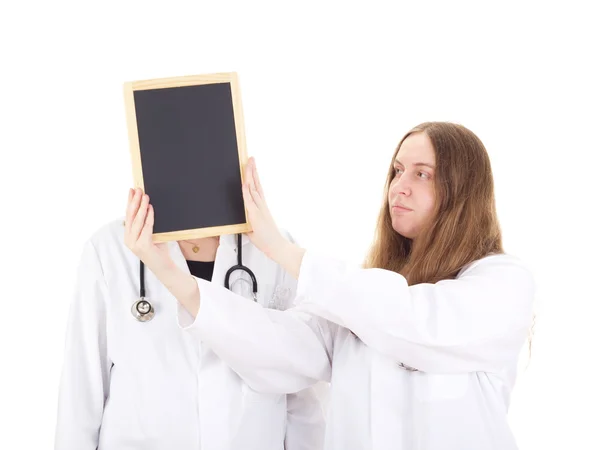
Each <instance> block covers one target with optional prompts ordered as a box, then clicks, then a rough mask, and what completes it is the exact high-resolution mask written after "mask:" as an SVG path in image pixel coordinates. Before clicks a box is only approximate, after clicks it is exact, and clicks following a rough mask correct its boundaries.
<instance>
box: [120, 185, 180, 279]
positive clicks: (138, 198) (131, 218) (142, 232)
mask: <svg viewBox="0 0 600 450" xmlns="http://www.w3.org/2000/svg"><path fill="white" fill-rule="evenodd" d="M153 227H154V208H153V207H152V205H151V204H150V197H148V195H146V194H143V193H142V190H141V189H140V188H137V189H135V190H134V189H129V197H128V199H127V210H126V213H125V245H126V246H127V248H129V250H131V251H132V252H133V253H134V254H135V255H136V256H137V257H138V258H139V259H140V260H142V261H143V262H144V264H145V265H146V266H147V267H148V268H149V269H150V270H152V272H154V273H155V274H157V273H158V272H159V271H161V270H162V269H166V268H170V267H172V266H173V260H172V259H171V256H170V255H169V249H168V246H167V243H166V242H157V243H154V242H152V232H153Z"/></svg>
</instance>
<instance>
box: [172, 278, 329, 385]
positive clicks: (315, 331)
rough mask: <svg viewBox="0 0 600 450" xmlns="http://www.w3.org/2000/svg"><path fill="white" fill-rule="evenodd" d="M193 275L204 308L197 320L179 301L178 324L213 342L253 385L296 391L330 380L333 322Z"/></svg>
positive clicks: (229, 362)
mask: <svg viewBox="0 0 600 450" xmlns="http://www.w3.org/2000/svg"><path fill="white" fill-rule="evenodd" d="M195 280H196V282H197V285H198V290H199V292H200V298H201V306H200V310H199V312H198V315H197V316H196V318H195V319H193V317H192V316H193V315H192V316H191V315H190V314H189V313H188V311H186V310H185V309H184V308H183V306H181V305H180V306H179V323H180V326H182V327H183V328H184V329H185V330H186V331H188V332H189V333H192V334H193V335H194V336H196V337H197V338H198V339H199V340H201V341H202V342H203V344H206V345H208V346H210V348H211V349H212V350H213V351H214V352H215V353H216V354H217V355H218V356H219V357H220V358H221V359H223V361H225V362H226V363H227V364H228V365H229V366H230V367H231V368H232V369H233V370H234V371H235V372H237V374H238V375H239V376H240V377H241V378H242V379H243V380H244V381H245V382H246V383H248V385H249V386H250V387H251V388H252V389H254V390H256V391H258V392H271V393H294V392H298V391H300V390H302V389H304V388H306V387H308V386H310V385H312V384H314V383H316V382H317V381H319V380H326V381H329V379H330V376H331V354H332V349H333V336H332V330H331V328H330V324H328V323H327V322H326V321H324V320H321V319H319V318H316V317H313V316H311V315H310V314H306V313H302V312H296V311H295V310H294V309H290V310H287V311H279V310H273V309H267V308H264V307H262V306H261V305H259V304H257V303H254V302H252V301H249V300H248V299H247V298H245V297H242V296H240V295H238V294H235V293H233V292H231V291H230V290H228V289H226V288H225V287H222V286H220V285H217V284H216V283H211V282H209V281H206V280H203V279H200V278H195ZM192 320H193V322H191V321H192Z"/></svg>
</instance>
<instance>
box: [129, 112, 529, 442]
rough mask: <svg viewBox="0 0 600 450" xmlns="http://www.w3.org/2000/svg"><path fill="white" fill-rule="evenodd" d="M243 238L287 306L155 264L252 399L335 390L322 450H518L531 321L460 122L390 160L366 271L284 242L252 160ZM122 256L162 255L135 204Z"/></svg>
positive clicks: (405, 144)
mask: <svg viewBox="0 0 600 450" xmlns="http://www.w3.org/2000/svg"><path fill="white" fill-rule="evenodd" d="M244 199H245V202H246V207H247V210H248V218H249V220H250V222H251V224H252V227H253V232H252V233H250V234H249V238H250V240H251V241H252V242H253V243H254V245H255V246H256V247H258V248H259V249H261V250H262V251H263V252H264V253H265V254H266V255H267V256H269V257H270V258H271V259H273V260H274V261H276V262H277V263H279V264H280V265H282V266H283V267H284V268H285V269H286V270H287V272H289V273H290V274H292V275H293V276H294V277H296V278H298V288H297V289H298V290H297V298H296V303H297V306H296V307H295V308H294V309H291V310H288V311H273V310H265V309H263V308H260V307H259V306H258V305H255V304H253V303H252V302H248V301H246V300H245V299H244V298H240V297H238V296H236V295H235V294H233V293H231V292H229V291H227V290H226V289H224V288H221V287H219V286H216V285H214V284H213V285H211V284H210V283H206V282H204V281H203V280H201V279H192V278H190V277H189V275H186V274H182V273H179V272H177V271H176V270H174V269H168V270H167V269H161V267H169V264H164V263H163V264H156V265H155V267H156V270H157V271H158V272H159V273H157V276H158V277H159V278H163V279H164V284H165V285H166V286H170V288H169V289H170V290H171V291H172V293H173V295H174V296H175V297H176V298H177V299H178V301H179V302H180V303H181V304H182V305H183V306H184V307H185V309H187V310H188V311H189V312H190V313H191V314H192V315H193V316H195V317H196V318H195V321H194V323H193V324H192V325H190V326H188V327H186V328H185V329H186V330H188V331H189V332H190V333H192V334H194V335H196V336H198V338H199V339H201V340H202V341H203V342H204V343H205V344H206V345H210V346H211V348H212V349H213V350H214V351H215V353H217V354H218V355H219V356H220V357H221V358H223V360H225V361H227V363H228V364H229V365H230V366H231V367H232V368H233V369H234V370H235V371H236V372H237V373H238V374H239V375H240V376H241V377H242V378H243V379H244V380H245V381H246V382H247V383H248V384H249V385H250V386H251V387H252V388H253V389H255V390H258V391H265V392H282V393H283V392H296V391H298V390H300V389H302V388H304V387H306V386H309V385H311V384H312V383H315V382H316V381H318V380H327V381H330V382H331V392H330V395H331V398H330V407H329V414H328V421H327V433H326V443H325V448H326V449H329V450H351V449H357V450H358V449H360V450H364V449H376V450H380V449H408V450H415V449H427V450H442V449H444V450H447V449H456V450H459V449H460V450H469V449H473V450H483V449H502V450H508V449H515V448H516V444H515V442H514V438H513V436H512V433H511V431H510V427H509V425H508V422H507V418H506V414H507V410H508V405H509V401H510V393H511V390H512V388H513V385H514V382H515V376H516V367H517V359H518V356H519V352H520V350H521V348H522V346H523V344H524V343H525V341H526V339H527V335H528V330H529V327H530V324H531V319H532V306H533V297H534V282H533V278H532V275H531V272H530V271H529V269H528V268H527V267H526V266H525V265H524V264H523V263H522V262H521V261H520V260H519V259H517V258H516V257H514V256H511V255H507V254H505V253H504V251H503V248H502V239H501V232H500V227H499V224H498V220H497V217H496V208H495V200H494V183H493V177H492V170H491V166H490V161H489V158H488V155H487V152H486V149H485V147H484V145H483V144H482V143H481V141H480V140H479V139H478V138H477V136H476V135H475V134H473V133H472V132H471V131H470V130H468V129H466V128H465V127H463V126H460V125H456V124H452V123H442V122H429V123H424V124H422V125H419V126H417V127H415V128H414V129H412V130H410V131H409V132H408V133H407V134H406V135H405V136H404V137H403V138H402V140H401V141H400V143H399V145H398V147H397V149H396V151H395V152H394V156H393V158H392V161H391V164H390V169H389V173H388V175H387V180H386V185H385V199H384V202H383V206H382V208H381V212H380V215H379V221H378V224H377V229H376V234H375V240H374V243H373V245H372V248H371V250H370V252H369V254H368V257H367V258H366V262H365V264H364V267H363V268H351V267H349V266H348V265H346V264H344V263H343V262H341V261H337V260H335V259H333V258H329V257H325V256H322V255H320V254H318V253H317V252H314V251H313V250H309V251H306V250H304V249H302V248H300V247H299V246H297V245H296V244H294V243H293V242H289V241H288V240H286V239H285V238H284V237H283V236H282V235H281V233H280V232H279V230H278V228H277V226H276V225H275V221H274V220H273V218H272V216H271V214H270V212H269V209H268V207H267V205H266V202H265V197H264V193H263V190H262V187H261V185H260V182H259V179H258V174H257V171H256V166H255V163H254V161H253V160H251V161H250V163H249V164H248V166H247V168H246V182H245V183H244ZM130 207H131V211H132V217H133V215H135V216H136V217H139V218H141V219H143V220H141V222H142V223H144V224H145V225H144V226H143V227H132V228H131V229H130V230H129V231H128V232H129V233H130V242H132V245H131V249H132V250H133V251H134V252H135V253H136V254H137V255H138V256H139V257H140V258H141V259H142V260H148V261H153V260H159V259H160V258H159V257H158V256H157V255H158V253H157V251H156V250H155V248H154V246H153V244H152V240H151V232H152V225H153V220H154V218H153V215H152V210H151V209H150V211H149V212H148V207H147V205H141V206H140V204H139V202H138V203H134V204H132V205H131V206H130Z"/></svg>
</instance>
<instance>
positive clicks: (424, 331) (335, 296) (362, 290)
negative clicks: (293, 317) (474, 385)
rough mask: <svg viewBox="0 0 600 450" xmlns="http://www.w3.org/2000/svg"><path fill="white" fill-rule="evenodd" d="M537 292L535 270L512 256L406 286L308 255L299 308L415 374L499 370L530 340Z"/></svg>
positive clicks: (392, 277) (388, 276) (389, 275)
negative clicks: (348, 332)
mask: <svg viewBox="0 0 600 450" xmlns="http://www.w3.org/2000/svg"><path fill="white" fill-rule="evenodd" d="M534 290H535V287H534V280H533V276H532V274H531V272H530V270H529V269H528V268H527V267H525V266H524V265H523V264H522V263H521V262H520V261H519V260H518V259H517V258H515V257H512V256H508V255H494V256H489V257H487V258H483V259H481V260H479V261H476V262H474V263H473V264H471V265H470V266H469V267H468V268H466V269H465V270H464V272H463V273H462V274H461V275H460V276H459V277H458V278H457V279H453V280H442V281H440V282H438V283H435V284H428V283H424V284H417V285H413V286H408V284H407V281H406V279H405V278H404V277H403V276H402V275H400V274H398V273H396V272H391V271H387V270H382V269H359V268H349V267H347V266H346V265H345V264H343V263H341V262H340V261H337V260H335V259H333V258H329V257H326V256H322V255H318V254H316V253H313V252H311V251H310V250H309V251H307V252H306V253H305V255H304V258H303V261H302V263H301V267H300V274H299V279H298V299H301V300H302V304H300V305H299V306H298V309H299V310H302V311H305V312H307V313H311V314H315V315H318V316H320V317H322V318H324V319H327V320H329V321H331V322H333V323H336V324H338V325H340V326H342V327H346V328H348V329H350V330H351V331H353V332H354V333H355V334H356V335H357V336H358V337H359V338H360V339H361V340H362V341H363V342H364V343H365V344H366V345H368V346H369V347H371V348H373V349H375V350H377V351H379V352H381V353H383V354H386V355H388V356H391V357H393V358H395V359H397V361H398V362H399V363H403V364H405V365H408V366H411V367H413V368H416V369H417V370H421V371H424V372H433V373H435V372H438V373H465V372H475V371H487V372H495V371H501V370H503V369H504V368H505V367H506V364H508V363H511V362H513V361H515V360H516V359H517V357H518V354H519V351H520V349H521V348H522V346H523V344H524V343H525V340H526V337H527V334H528V330H529V327H530V325H531V319H532V314H533V312H532V311H533V298H534Z"/></svg>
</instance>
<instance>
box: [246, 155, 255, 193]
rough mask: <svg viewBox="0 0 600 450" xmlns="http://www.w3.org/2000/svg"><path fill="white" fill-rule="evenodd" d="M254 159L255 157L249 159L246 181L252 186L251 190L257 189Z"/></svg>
mask: <svg viewBox="0 0 600 450" xmlns="http://www.w3.org/2000/svg"><path fill="white" fill-rule="evenodd" d="M252 161H253V158H250V159H249V160H248V163H247V164H246V183H248V186H249V187H250V190H252V189H256V186H255V184H254V174H253V169H252Z"/></svg>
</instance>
